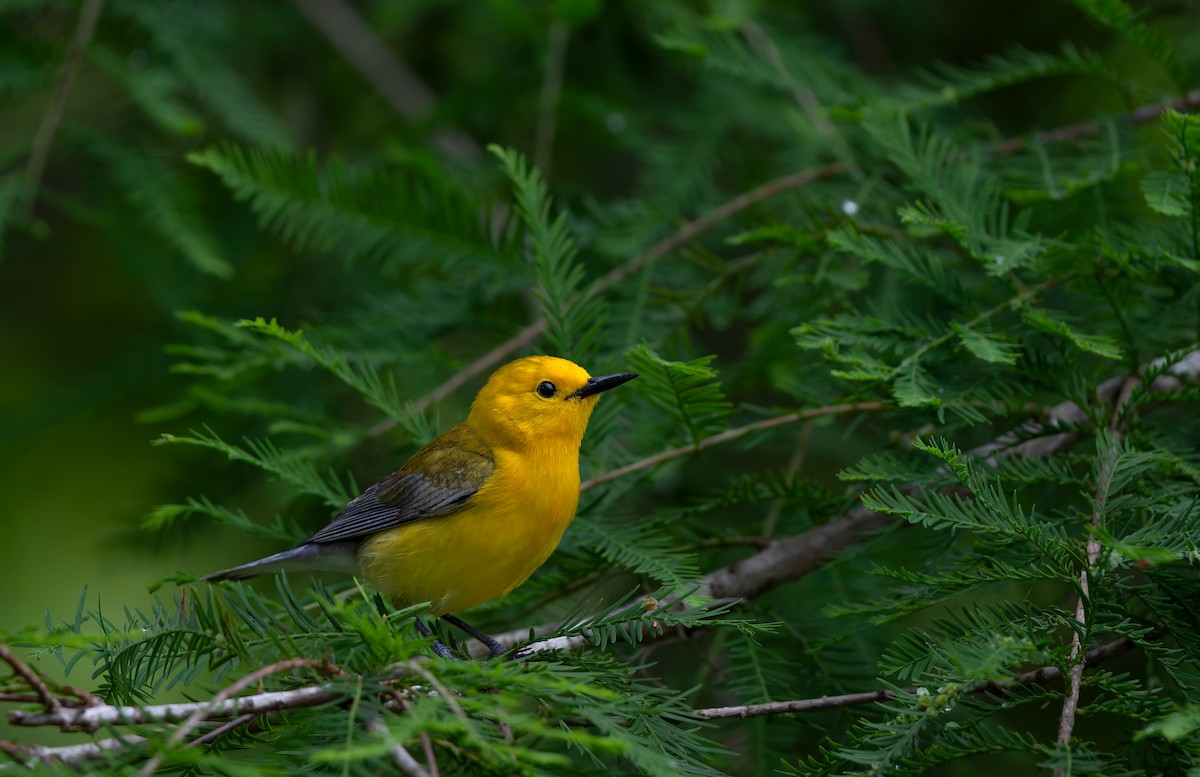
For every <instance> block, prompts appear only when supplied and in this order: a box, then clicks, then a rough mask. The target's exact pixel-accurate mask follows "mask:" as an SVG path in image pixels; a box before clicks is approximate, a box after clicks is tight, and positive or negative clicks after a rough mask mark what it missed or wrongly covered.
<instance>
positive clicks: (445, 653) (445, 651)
mask: <svg viewBox="0 0 1200 777" xmlns="http://www.w3.org/2000/svg"><path fill="white" fill-rule="evenodd" d="M413 623H414V624H416V627H417V633H419V634H420V635H421V636H422V637H432V636H433V632H432V631H430V630H429V627H428V626H426V625H425V624H424V623H421V619H420V618H413ZM433 652H434V653H436V654H437V655H438V656H440V657H442V658H448V659H450V660H451V661H454V660H456V659H455V658H454V656H452V655H451V654H450V648H448V647H446V646H445V645H443V644H442V643H441V641H440V640H436V639H435V640H434V641H433Z"/></svg>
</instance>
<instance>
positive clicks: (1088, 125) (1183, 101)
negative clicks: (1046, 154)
mask: <svg viewBox="0 0 1200 777" xmlns="http://www.w3.org/2000/svg"><path fill="white" fill-rule="evenodd" d="M1197 106H1200V89H1194V90H1192V91H1190V92H1188V93H1187V94H1185V95H1184V96H1183V97H1177V98H1174V99H1168V100H1160V101H1159V102H1156V103H1150V104H1149V105H1143V106H1140V107H1138V108H1135V109H1134V110H1133V111H1132V112H1130V113H1129V114H1128V117H1129V119H1130V121H1132V122H1133V123H1134V124H1147V123H1149V122H1152V121H1154V120H1155V119H1157V118H1158V117H1159V116H1162V115H1163V113H1165V112H1166V111H1167V109H1168V108H1171V109H1174V110H1177V111H1184V110H1187V109H1188V108H1195V107H1197ZM1099 132H1100V122H1098V121H1085V122H1080V123H1079V124H1068V125H1066V126H1065V127H1058V128H1056V129H1052V130H1047V131H1046V132H1035V133H1034V134H1033V142H1034V143H1037V144H1042V143H1061V142H1064V141H1068V140H1082V139H1083V138H1089V137H1091V136H1092V135H1096V134H1098V133H1099ZM1029 146H1030V143H1029V141H1027V140H1026V139H1025V138H1008V139H1007V140H1002V141H1000V142H999V143H997V144H996V145H995V146H992V149H991V150H992V153H994V154H997V155H1001V156H1007V155H1011V154H1017V153H1020V152H1021V151H1024V150H1026V149H1027V148H1029Z"/></svg>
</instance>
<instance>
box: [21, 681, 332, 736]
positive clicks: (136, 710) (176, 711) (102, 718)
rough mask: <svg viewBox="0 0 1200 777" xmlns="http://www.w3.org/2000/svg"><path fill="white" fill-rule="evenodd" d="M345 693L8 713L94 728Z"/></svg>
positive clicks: (216, 715) (24, 720)
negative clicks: (199, 711) (52, 711)
mask: <svg viewBox="0 0 1200 777" xmlns="http://www.w3.org/2000/svg"><path fill="white" fill-rule="evenodd" d="M343 695H344V694H343V693H342V692H341V691H337V690H333V689H332V688H329V687H325V686H306V687H303V688H294V689H292V690H289V691H268V692H265V693H259V694H255V695H253V696H240V697H238V698H235V699H225V700H223V701H221V702H219V703H214V702H213V701H212V700H209V701H195V702H183V703H179V704H159V705H155V706H152V707H116V706H113V705H109V704H102V705H99V706H95V707H80V708H70V707H64V708H63V709H61V710H59V711H58V712H56V713H49V712H30V711H27V710H12V711H11V712H9V713H8V722H9V723H12V724H13V725H14V726H58V727H59V728H60V729H62V730H63V731H88V732H95V731H97V730H99V729H100V728H101V727H102V726H119V725H123V724H126V725H127V724H136V723H178V722H180V721H183V720H187V719H188V718H189V717H190V716H191V715H193V714H195V712H196V711H197V710H201V711H203V713H204V719H206V720H216V719H224V718H235V717H238V716H241V715H261V714H262V713H264V712H274V711H276V710H290V709H299V708H301V707H316V706H319V705H321V704H328V703H329V702H333V701H337V700H339V699H341V698H342V697H343Z"/></svg>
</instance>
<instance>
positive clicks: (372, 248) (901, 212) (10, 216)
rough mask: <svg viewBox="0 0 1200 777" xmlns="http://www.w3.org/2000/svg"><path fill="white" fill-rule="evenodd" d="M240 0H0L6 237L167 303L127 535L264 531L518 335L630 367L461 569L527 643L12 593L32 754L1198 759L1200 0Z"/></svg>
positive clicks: (200, 600) (376, 612) (296, 531)
mask: <svg viewBox="0 0 1200 777" xmlns="http://www.w3.org/2000/svg"><path fill="white" fill-rule="evenodd" d="M245 5H246V4H238V3H233V2H223V1H222V2H213V3H202V4H197V3H170V4H155V3H144V2H138V1H137V0H104V2H101V1H100V0H83V2H82V3H68V2H59V1H58V0H21V2H10V3H4V4H0V15H2V18H4V19H5V22H6V24H5V25H4V26H3V27H2V28H0V40H3V46H4V56H3V58H2V59H0V95H3V96H4V99H6V100H10V101H12V103H13V104H14V105H16V106H24V107H22V108H21V109H20V110H17V109H14V111H13V115H15V116H18V117H21V116H25V114H28V116H27V117H26V118H27V119H28V121H24V123H22V122H16V125H18V126H14V127H11V128H9V129H8V131H6V132H5V133H4V135H3V137H0V143H2V144H3V146H0V148H2V149H3V155H0V160H3V165H2V166H0V236H2V242H0V250H2V251H3V252H4V262H5V264H6V265H8V268H0V271H8V270H9V269H11V268H12V267H16V268H20V267H21V266H22V263H24V262H27V261H29V257H30V256H31V255H33V254H35V253H36V252H37V251H38V248H37V246H38V245H39V244H42V245H55V244H56V243H55V241H58V240H62V239H64V238H63V236H64V235H70V234H72V233H73V232H82V233H84V234H90V235H95V236H96V240H97V241H98V244H103V245H104V246H105V249H104V252H105V255H106V256H108V257H110V258H111V261H112V262H114V263H123V264H122V266H125V271H128V272H131V273H134V274H135V275H136V277H139V278H141V279H143V280H144V282H145V288H144V291H143V292H140V293H143V294H144V295H145V299H144V300H143V301H142V303H141V304H144V305H145V306H146V307H147V308H148V309H153V310H156V311H158V314H159V315H163V316H165V315H167V314H169V315H171V316H173V317H174V318H173V319H172V320H173V322H174V323H173V324H172V326H173V327H174V329H172V330H171V331H172V336H173V342H172V343H171V345H170V346H169V352H170V354H171V356H172V359H173V361H174V366H173V367H172V378H173V382H171V383H170V384H168V383H166V382H164V385H163V386H162V388H161V391H160V393H159V394H158V395H157V401H158V403H159V404H158V405H157V406H155V407H153V408H150V409H148V410H147V412H146V414H145V415H144V420H145V421H146V422H147V423H149V424H151V425H153V427H154V429H155V431H156V433H157V434H158V435H159V436H158V439H157V441H156V442H157V444H158V445H159V446H160V447H159V448H158V449H157V450H158V452H159V453H161V455H162V456H164V457H168V458H170V459H172V460H175V461H179V462H184V461H187V462H189V465H188V466H189V467H191V468H192V469H193V470H194V471H195V472H196V473H198V474H197V475H196V476H195V478H194V479H191V480H189V481H188V482H189V483H191V484H194V486H195V488H194V489H192V490H191V491H190V492H189V491H187V490H184V489H181V491H180V493H179V496H178V499H177V500H176V501H174V502H173V503H170V504H164V505H159V506H157V507H152V506H149V505H148V506H147V513H148V515H147V516H146V517H145V519H144V521H143V525H144V529H145V530H146V531H147V532H153V533H155V534H156V535H157V536H158V538H159V541H160V542H165V543H172V542H179V541H181V540H182V539H184V538H186V539H187V541H188V542H189V543H203V542H204V538H205V537H207V536H211V535H217V536H222V537H255V538H258V539H259V540H260V541H262V542H264V543H269V544H270V547H274V548H276V549H282V548H284V547H286V546H287V545H289V544H290V543H294V542H296V541H297V540H298V539H302V538H303V537H305V536H307V534H308V533H310V532H311V531H312V530H314V529H315V528H317V527H319V526H321V525H323V523H324V522H325V521H327V520H328V519H329V517H330V516H331V515H332V514H333V513H334V512H336V511H337V510H338V509H339V508H340V507H341V506H342V505H344V504H345V503H346V502H347V501H348V500H349V499H351V498H353V496H354V495H356V494H357V493H359V491H360V490H361V487H362V486H363V485H365V484H366V483H370V482H373V481H374V480H375V479H377V478H379V477H382V476H383V475H385V474H386V473H387V472H390V471H392V470H393V469H395V468H396V467H398V466H399V465H400V464H401V463H402V462H403V461H404V460H405V459H406V457H407V456H408V455H410V454H411V453H412V452H413V451H415V450H416V449H417V448H418V447H419V446H420V445H422V444H424V443H425V442H427V441H428V440H430V439H431V438H432V437H433V436H435V435H436V434H437V433H439V432H440V431H442V430H444V429H445V428H447V427H448V426H449V425H450V424H452V423H454V422H455V421H457V420H458V419H459V418H461V417H462V416H463V415H464V414H465V412H466V410H467V407H468V403H469V401H470V398H471V396H472V392H473V391H474V390H475V389H476V388H477V387H478V386H479V385H480V384H481V383H482V381H483V380H484V378H485V377H486V375H487V374H488V373H489V372H490V370H491V369H493V368H494V367H495V366H498V365H499V364H501V363H503V362H505V361H507V360H508V359H510V358H515V357H516V356H519V355H523V354H528V353H554V354H557V355H561V356H564V357H567V358H571V359H573V360H575V361H577V362H579V363H581V364H583V365H584V366H585V367H586V368H588V369H589V370H590V371H591V372H592V373H593V374H602V373H606V372H615V371H620V370H629V371H637V372H639V373H640V374H641V376H642V377H641V379H640V380H638V381H636V382H633V383H631V384H629V386H628V388H627V389H622V391H621V392H614V393H613V394H612V395H606V396H605V397H604V400H603V401H602V402H601V403H600V405H599V406H598V409H597V412H596V415H595V417H594V419H593V420H592V424H591V427H590V429H589V432H588V435H587V437H586V439H585V441H584V445H583V450H582V452H581V470H582V473H581V474H582V478H583V481H584V482H583V487H582V488H583V493H582V495H581V499H580V509H579V514H578V517H577V518H576V520H575V522H574V524H573V525H572V527H571V529H570V530H569V531H568V533H567V535H566V537H565V538H564V541H563V544H562V546H561V547H560V548H559V550H558V551H557V552H556V553H555V554H554V555H553V557H552V558H551V559H550V561H549V562H548V563H547V564H546V566H545V567H543V568H542V569H541V570H539V572H538V573H537V574H536V575H535V576H534V577H533V578H532V579H531V580H530V581H529V582H528V583H527V584H525V585H523V586H522V587H520V588H519V589H518V590H516V591H514V592H513V593H512V594H511V595H509V596H508V597H506V598H504V599H502V600H499V601H496V602H491V603H488V604H485V605H483V606H481V607H479V608H477V609H476V610H475V611H473V612H472V613H471V620H472V622H473V623H476V624H477V625H479V626H480V627H482V628H484V629H485V630H487V631H489V632H490V633H496V634H498V635H499V636H500V637H501V639H502V640H503V641H505V642H506V643H507V644H509V645H511V646H512V649H511V650H510V651H509V653H508V654H507V655H506V656H504V657H502V658H500V659H491V660H488V659H483V658H478V657H476V658H470V657H469V656H470V655H471V652H470V651H471V650H473V649H474V648H473V647H472V645H471V644H470V643H467V642H460V641H459V637H458V635H456V634H455V633H454V632H452V631H450V630H447V629H445V628H444V627H443V630H442V632H441V633H440V634H439V637H440V639H441V640H442V641H444V642H445V643H446V644H448V645H450V646H452V647H453V648H454V649H456V650H457V651H458V653H459V654H460V655H461V656H463V657H464V660H458V661H446V660H442V659H435V658H432V657H431V654H430V652H429V644H430V641H429V640H428V639H425V638H422V637H421V636H420V635H418V634H417V633H416V632H415V631H414V630H413V629H412V627H411V616H413V615H414V614H418V615H419V614H421V613H422V612H423V611H424V607H423V606H416V607H412V608H408V609H407V610H402V611H397V610H396V609H395V608H393V607H392V606H391V605H390V604H389V603H387V602H385V601H383V600H382V599H381V598H380V597H379V596H378V595H377V594H375V593H374V592H372V591H370V590H367V589H365V588H363V587H361V585H360V584H359V583H358V581H354V580H347V579H345V578H339V577H336V576H329V577H324V576H316V577H313V578H312V579H310V578H309V577H307V576H303V577H296V576H292V577H288V576H285V575H280V576H278V577H276V578H275V579H273V580H272V579H268V580H263V581H256V582H254V583H222V584H219V585H208V584H204V583H200V582H197V580H196V578H197V576H198V575H199V574H202V573H203V572H206V571H210V570H207V569H201V568H192V569H187V570H181V571H179V572H178V573H177V574H175V575H174V576H172V577H171V578H169V579H167V580H162V581H158V582H157V583H155V584H154V586H153V590H154V597H155V598H154V604H153V606H152V607H150V608H149V609H138V608H129V607H126V608H122V606H121V604H120V603H116V604H114V603H113V602H111V601H108V600H103V606H101V600H100V599H98V598H97V597H96V596H95V594H94V591H95V589H96V586H97V585H98V584H99V582H100V581H82V580H81V581H79V582H80V585H81V586H83V585H84V584H85V583H87V584H90V586H91V587H90V588H84V590H83V594H82V595H81V597H80V600H79V606H78V608H77V610H76V611H75V612H74V613H63V612H53V613H48V615H47V618H46V620H45V623H44V624H37V625H33V624H17V623H0V643H3V645H2V646H0V661H2V663H0V667H2V668H0V701H2V702H3V703H4V704H5V705H6V707H7V709H8V710H9V715H10V720H11V722H13V723H14V724H16V725H18V726H29V727H30V728H26V729H20V730H19V736H18V735H17V734H14V735H13V736H14V739H13V740H12V741H8V740H3V741H0V748H2V749H3V751H4V752H5V753H7V754H8V757H9V758H10V759H11V761H12V764H11V765H10V766H9V767H8V769H9V770H10V771H12V773H26V772H28V773H44V774H58V773H68V772H70V771H72V770H74V769H84V770H86V771H88V772H89V773H111V774H130V775H133V774H139V775H149V774H154V773H182V774H228V775H260V774H261V775H266V774H340V775H348V774H356V775H360V774H361V775H367V774H379V773H389V772H392V771H395V770H399V772H401V773H404V774H407V775H435V774H436V775H447V776H448V775H486V774H495V775H507V774H522V775H581V774H597V775H599V774H611V773H634V774H646V775H664V776H665V775H680V774H686V775H721V774H731V775H768V774H827V775H845V774H880V775H882V774H887V775H908V774H925V773H929V774H990V773H1006V774H1007V773H1022V774H1027V773H1052V774H1056V775H1078V774H1112V775H1117V774H1121V775H1136V774H1145V775H1150V774H1187V773H1194V772H1195V771H1196V770H1200V609H1198V608H1197V606H1196V602H1197V601H1198V600H1200V578H1198V577H1197V574H1196V563H1197V561H1198V560H1200V550H1198V547H1197V543H1198V542H1200V507H1198V506H1197V499H1198V498H1200V456H1198V454H1197V443H1196V441H1197V439H1200V437H1198V435H1200V412H1198V410H1200V213H1198V212H1197V209H1198V203H1200V165H1198V163H1197V160H1198V159H1200V114H1193V113H1192V111H1194V110H1197V109H1198V108H1200V91H1197V90H1196V87H1198V86H1200V84H1198V83H1197V79H1196V73H1197V72H1198V69H1197V68H1198V66H1200V62H1197V61H1195V60H1196V57H1197V54H1196V52H1200V47H1198V46H1197V45H1196V44H1197V43H1200V38H1198V37H1197V32H1196V31H1195V30H1194V29H1192V27H1194V25H1190V26H1189V25H1187V24H1173V23H1172V22H1179V21H1180V19H1178V18H1173V17H1172V16H1171V15H1170V14H1171V13H1173V12H1172V11H1169V10H1163V11H1159V12H1157V13H1152V12H1150V11H1151V9H1150V7H1149V6H1146V7H1143V6H1142V5H1140V4H1137V5H1130V4H1127V3H1126V2H1122V0H1104V1H1103V2H1091V1H1088V0H1075V1H1074V2H1064V3H1060V4H1049V5H1047V4H1038V7H1037V9H1032V8H1022V9H1019V11H1016V12H1014V13H1015V14H1017V15H1018V16H1020V14H1025V15H1026V16H1025V17H1024V18H1040V17H1038V14H1042V13H1044V14H1053V15H1054V18H1055V19H1058V20H1059V21H1058V22H1055V23H1054V24H1050V25H1046V27H1048V28H1050V29H1054V30H1060V31H1061V37H1060V38H1058V39H1049V40H1048V39H1047V38H1046V35H1045V29H1043V30H1042V33H1043V34H1042V35H1041V36H1040V37H1038V38H1029V39H1021V38H1020V36H1016V35H1014V36H1012V37H1009V38H1005V39H1000V33H990V35H989V36H985V37H984V38H982V39H981V40H980V41H979V42H978V44H979V51H978V52H974V53H972V54H971V55H969V56H964V55H963V54H962V52H961V50H959V51H957V52H956V51H955V50H953V49H951V48H949V47H948V46H945V45H944V41H943V42H942V47H941V48H939V45H940V44H939V42H938V40H937V38H936V36H935V33H934V32H930V31H924V32H921V33H920V34H916V33H914V35H915V38H914V40H915V41H916V42H917V43H924V44H927V45H928V47H929V50H930V52H931V53H924V52H921V53H916V54H914V53H913V51H912V50H911V47H906V46H905V45H904V44H905V41H902V40H899V39H897V37H896V36H895V35H894V34H891V33H889V32H887V30H889V29H890V28H889V25H902V26H903V25H910V26H911V25H912V24H913V22H912V20H911V19H906V18H904V16H905V15H908V14H910V13H911V14H926V13H933V11H932V10H931V9H930V8H928V7H921V8H920V9H916V7H915V6H913V9H916V10H912V9H908V6H907V4H887V3H865V4H861V5H860V6H855V8H854V9H853V10H847V9H848V8H849V6H846V5H845V4H838V3H828V4H816V6H814V7H813V8H811V9H809V8H808V7H807V6H806V9H807V10H806V12H805V13H800V12H798V11H796V10H795V9H794V8H792V5H791V4H786V3H765V4H739V3H732V4H726V3H714V4H711V6H710V5H709V4H704V3H701V4H696V3H684V2H674V1H673V0H668V1H667V2H661V3H660V2H656V3H647V4H638V3H612V4H600V3H589V2H560V3H551V4H545V5H538V4H524V3H516V2H508V1H507V0H504V1H501V2H494V3H488V4H466V5H461V6H460V5H456V4H445V3H428V4H416V5H413V6H412V7H408V6H407V5H406V4H401V6H404V7H403V8H401V7H398V6H396V5H394V4H390V3H386V2H368V3H361V4H349V3H345V2H343V0H336V1H335V0H330V2H328V3H321V2H310V0H296V1H295V2H294V3H292V4H264V5H261V6H255V7H253V8H246V7H245ZM901 5H903V6H905V8H906V9H908V10H904V11H903V13H902V14H901V12H900V11H899V10H898V8H899V6H901ZM1051 6H1052V8H1051ZM1180 13H1182V12H1180ZM805 14H809V15H805ZM924 21H925V22H926V23H928V26H930V27H933V26H936V25H933V23H932V20H928V19H926V20H924ZM881 25H882V28H883V29H884V30H885V32H880V29H881ZM980 34H981V35H982V33H980ZM483 38H486V39H487V41H488V42H487V44H486V45H481V44H480V45H479V46H478V49H477V50H476V49H475V48H474V47H475V46H476V45H477V42H478V41H479V40H481V39H483ZM356 47H357V48H359V49H363V50H370V51H375V52H376V54H377V55H373V56H367V57H364V56H359V55H356V54H355V53H354V51H355V50H356ZM534 51H537V52H540V54H541V56H540V57H539V58H538V60H537V61H536V62H534V60H533V56H532V52H534ZM889 52H890V54H891V55H892V56H894V57H895V59H894V60H893V61H890V63H889V62H888V61H887V60H888V56H889ZM443 57H444V58H445V60H444V61H443V60H442V59H439V58H443ZM881 63H883V64H882V65H881ZM881 67H883V68H885V69H887V70H888V72H887V74H886V75H881V74H880V73H879V71H880V68H881ZM410 68H412V69H411V70H410ZM491 72H495V73H503V74H504V78H503V79H501V78H499V76H495V77H493V76H483V75H481V74H482V73H491ZM282 73H286V76H284V75H281V74H282ZM514 84H516V85H519V86H514ZM95 94H100V95H102V96H103V97H104V99H105V100H107V101H108V103H109V104H110V107H109V108H108V109H106V110H104V111H101V110H98V109H96V107H95V106H94V105H92V104H91V103H90V102H89V98H90V97H91V96H92V95H95ZM1022 100H1026V101H1033V102H1032V103H1031V104H1032V105H1033V106H1036V107H1030V104H1026V105H1023V107H1021V109H1020V110H1014V109H1012V106H1013V105H1019V104H1021V101H1022ZM29 106H35V107H34V108H30V107H29ZM62 106H67V110H66V111H65V112H64V110H63V108H62ZM72 106H73V107H72ZM21 133H24V134H21ZM126 265H127V266H126ZM618 394H619V395H618ZM180 466H182V465H180ZM245 560H247V559H245V558H242V557H239V556H234V555H230V557H229V558H228V562H229V563H230V564H233V563H239V562H241V561H245ZM153 582H154V581H149V580H148V581H147V585H148V586H150V585H151V583H153ZM476 647H477V646H476ZM475 655H476V656H478V655H479V651H478V650H476V653H475ZM62 672H65V673H66V674H65V675H61V673H62ZM6 673H7V674H6ZM60 675H61V676H65V677H66V678H67V679H66V684H64V683H63V682H62V681H61V680H60V679H55V678H58V677H60ZM168 702H175V704H173V705H172V704H168ZM39 727H55V728H60V729H62V730H65V731H72V732H86V735H80V736H79V737H78V739H77V740H73V741H76V742H77V743H78V746H77V747H74V748H73V749H72V748H70V747H66V746H62V745H59V744H55V745H54V746H52V747H51V746H48V745H47V746H42V745H41V744H39V742H40V741H41V740H39V736H38V735H39V733H40V732H43V731H45V730H46V729H45V728H39ZM8 731H12V732H18V729H17V728H16V727H15V726H14V727H10V729H8ZM57 741H58V740H56V742H57Z"/></svg>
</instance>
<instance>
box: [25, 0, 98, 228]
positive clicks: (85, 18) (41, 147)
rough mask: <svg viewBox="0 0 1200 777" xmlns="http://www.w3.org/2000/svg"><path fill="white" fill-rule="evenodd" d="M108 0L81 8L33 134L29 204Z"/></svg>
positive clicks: (28, 170) (27, 172) (27, 175)
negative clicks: (76, 77)
mask: <svg viewBox="0 0 1200 777" xmlns="http://www.w3.org/2000/svg"><path fill="white" fill-rule="evenodd" d="M103 7H104V0H86V2H85V3H84V4H83V7H82V8H81V9H80V11H79V21H77V22H76V23H75V34H74V36H73V37H72V38H71V45H70V46H69V47H68V48H67V53H66V56H65V58H64V59H63V65H62V70H61V71H60V72H59V75H58V85H57V86H56V87H55V89H54V95H53V96H52V97H51V98H50V105H49V106H47V107H46V112H45V113H44V114H42V121H41V123H40V124H39V125H38V128H37V134H36V135H34V137H33V149H32V150H31V151H30V152H29V165H28V166H27V167H26V168H25V179H26V187H27V188H26V189H25V193H24V195H23V196H24V198H25V202H26V206H27V207H29V208H32V207H33V201H34V199H36V197H37V190H38V187H39V186H40V185H41V182H42V174H43V173H45V171H46V160H47V159H49V157H50V147H51V146H52V145H54V136H55V135H57V134H58V127H59V125H60V124H62V117H63V111H64V110H65V109H66V107H67V98H68V97H70V95H71V87H72V86H73V85H74V84H75V75H76V74H77V73H78V72H79V63H80V62H81V61H82V60H83V53H84V52H85V51H87V47H88V44H89V43H90V42H91V40H92V36H93V35H94V34H95V32H96V22H97V21H99V19H100V11H101V9H102V8H103Z"/></svg>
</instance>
